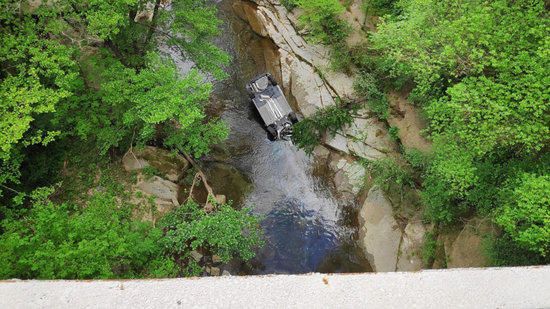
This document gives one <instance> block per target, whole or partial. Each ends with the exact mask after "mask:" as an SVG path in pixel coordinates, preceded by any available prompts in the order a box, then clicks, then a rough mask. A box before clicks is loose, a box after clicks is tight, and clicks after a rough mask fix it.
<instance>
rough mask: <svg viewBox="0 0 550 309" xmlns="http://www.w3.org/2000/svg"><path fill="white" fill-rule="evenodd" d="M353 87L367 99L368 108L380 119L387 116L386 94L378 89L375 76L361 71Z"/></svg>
mask: <svg viewBox="0 0 550 309" xmlns="http://www.w3.org/2000/svg"><path fill="white" fill-rule="evenodd" d="M353 87H354V89H355V91H356V92H357V94H358V95H359V96H361V97H363V98H365V100H366V101H367V105H368V107H369V109H370V110H371V111H372V112H373V113H374V114H375V115H376V116H377V117H378V118H380V119H382V120H386V119H387V118H388V116H389V102H388V99H387V97H386V94H385V93H384V92H382V90H381V89H380V85H379V83H378V82H377V79H376V77H375V76H374V75H373V74H371V73H366V72H364V73H362V74H360V75H359V77H358V78H357V79H356V80H355V82H354V84H353Z"/></svg>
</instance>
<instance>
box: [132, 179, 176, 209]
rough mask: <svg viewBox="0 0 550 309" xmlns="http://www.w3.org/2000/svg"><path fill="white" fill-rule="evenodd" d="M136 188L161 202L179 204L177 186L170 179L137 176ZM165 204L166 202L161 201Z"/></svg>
mask: <svg viewBox="0 0 550 309" xmlns="http://www.w3.org/2000/svg"><path fill="white" fill-rule="evenodd" d="M139 178H142V179H139V180H138V182H137V184H136V188H138V189H139V190H140V191H141V192H143V193H145V194H147V195H149V196H153V197H155V198H156V199H157V200H160V201H162V202H169V203H172V204H173V205H174V206H179V202H178V191H179V186H178V185H177V184H175V183H173V182H171V181H168V180H166V179H163V178H160V177H158V176H153V177H150V178H145V177H139ZM162 204H166V203H162Z"/></svg>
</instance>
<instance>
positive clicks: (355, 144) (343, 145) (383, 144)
mask: <svg viewBox="0 0 550 309" xmlns="http://www.w3.org/2000/svg"><path fill="white" fill-rule="evenodd" d="M325 144H326V145H328V146H330V147H331V148H333V149H335V150H338V151H340V152H343V153H346V154H353V155H355V156H359V157H362V158H365V159H368V160H378V159H382V158H384V157H386V156H387V155H388V154H390V153H394V152H395V149H396V147H397V146H396V144H395V142H394V141H392V140H391V139H390V136H389V134H388V131H387V130H386V128H385V126H384V124H383V123H382V122H380V121H379V120H378V119H376V118H374V117H369V116H368V112H367V111H366V110H360V111H359V115H358V117H356V118H354V120H353V122H352V123H351V124H350V125H349V126H346V127H344V128H342V130H341V132H339V133H337V134H335V135H334V136H330V137H328V138H327V139H326V141H325Z"/></svg>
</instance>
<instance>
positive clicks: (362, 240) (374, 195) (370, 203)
mask: <svg viewBox="0 0 550 309" xmlns="http://www.w3.org/2000/svg"><path fill="white" fill-rule="evenodd" d="M359 224H360V230H359V244H360V245H361V246H362V248H363V250H364V251H365V254H366V256H367V259H368V260H369V262H370V264H371V266H372V267H373V269H374V271H377V272H385V271H395V269H396V264H397V256H398V251H399V243H400V241H401V234H402V233H401V230H400V229H399V227H398V225H397V222H396V221H395V218H394V217H393V209H392V205H391V203H390V201H389V200H388V199H387V198H386V197H385V195H384V193H383V191H382V190H381V189H380V188H378V187H377V186H375V187H373V188H371V190H370V191H369V193H368V196H367V199H366V200H365V203H364V204H363V207H361V210H360V212H359Z"/></svg>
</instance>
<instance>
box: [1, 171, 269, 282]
mask: <svg viewBox="0 0 550 309" xmlns="http://www.w3.org/2000/svg"><path fill="white" fill-rule="evenodd" d="M100 184H102V186H100V187H98V188H102V189H101V190H99V192H96V193H95V194H94V195H92V196H91V197H89V198H88V199H87V201H86V202H85V203H84V204H82V205H80V204H76V203H72V202H71V203H62V204H57V203H54V202H52V201H51V200H49V199H48V197H49V195H51V194H52V192H53V189H50V188H45V189H40V190H36V191H34V192H33V193H32V194H31V195H30V198H31V199H32V204H31V207H30V208H28V209H23V210H20V211H17V212H11V213H10V216H9V217H8V218H7V219H5V220H3V221H2V229H3V231H4V232H3V234H2V235H1V236H0V278H2V279H4V278H14V277H16V278H22V279H30V278H39V279H91V278H139V277H153V278H158V277H175V276H182V275H183V276H191V275H197V274H198V271H200V270H201V268H200V267H199V266H198V264H197V263H196V262H195V261H194V260H192V259H190V258H189V257H190V252H191V250H201V251H202V252H206V253H208V254H212V255H214V254H216V255H219V256H220V257H221V258H222V260H223V261H224V262H228V261H229V260H231V259H233V258H238V259H242V260H245V261H247V260H250V259H251V258H253V257H254V256H255V249H256V248H257V247H258V246H261V245H262V244H263V240H262V238H261V233H260V229H259V224H258V220H259V219H258V218H257V217H255V216H253V215H250V214H249V213H248V210H246V209H243V210H235V209H233V208H231V206H230V205H227V204H225V205H219V207H218V209H217V210H215V211H214V212H212V213H206V212H205V211H204V210H203V209H202V208H200V207H199V206H198V205H197V204H196V203H194V202H188V203H186V204H184V205H182V206H181V207H179V208H176V209H175V210H173V212H171V213H168V214H167V215H165V217H163V218H162V220H161V222H160V223H159V224H158V226H157V227H154V226H153V225H152V224H151V223H149V222H142V221H140V220H138V219H136V218H135V217H134V216H135V213H136V211H137V208H136V207H137V205H132V204H129V203H126V202H122V201H123V200H125V199H127V198H128V197H127V196H125V194H124V192H123V188H122V187H121V185H120V184H118V183H116V182H113V179H112V178H102V179H101V181H100Z"/></svg>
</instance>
